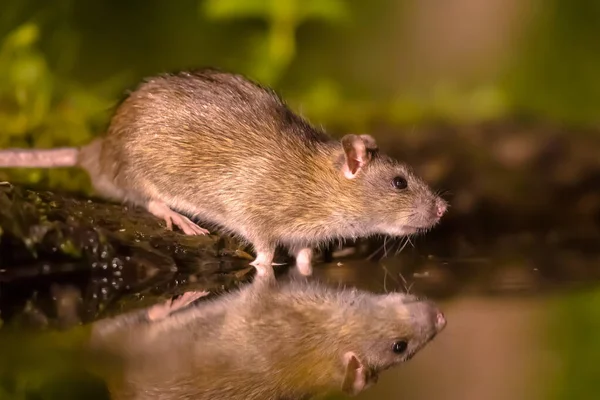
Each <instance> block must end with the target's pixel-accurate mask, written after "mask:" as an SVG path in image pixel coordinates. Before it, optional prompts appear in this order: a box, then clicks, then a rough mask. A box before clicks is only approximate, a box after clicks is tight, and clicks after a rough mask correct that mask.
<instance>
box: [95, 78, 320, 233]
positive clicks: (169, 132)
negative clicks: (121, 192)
mask: <svg viewBox="0 0 600 400" xmlns="http://www.w3.org/2000/svg"><path fill="white" fill-rule="evenodd" d="M328 139H329V138H328V137H327V136H326V135H325V134H324V133H322V132H321V131H319V130H316V129H314V128H313V127H311V126H310V125H309V124H308V123H307V122H305V121H304V120H303V119H302V118H301V117H299V116H297V115H296V114H295V113H293V112H292V111H291V110H290V109H289V108H288V107H287V106H286V105H285V103H284V102H283V101H282V100H281V99H280V97H279V96H278V95H276V94H275V93H274V91H272V90H271V89H268V88H265V87H262V86H260V85H258V84H257V83H254V82H252V81H250V80H248V79H246V78H245V77H243V76H241V75H236V74H231V73H225V72H220V71H216V70H211V69H204V70H198V71H193V72H180V73H176V74H167V75H161V76H157V77H153V78H149V79H147V80H145V81H144V82H143V83H142V84H141V85H140V86H139V87H138V88H137V89H136V90H134V91H132V92H131V93H130V94H129V96H128V97H127V98H126V99H125V100H124V101H123V102H122V103H121V104H120V106H119V107H118V109H117V111H116V113H115V115H114V117H113V119H112V121H111V125H110V127H109V129H108V132H107V136H106V139H105V141H104V143H103V149H102V152H101V160H100V164H101V166H102V168H103V171H102V172H103V173H104V174H105V175H107V176H108V179H110V180H112V181H113V182H115V184H116V185H117V186H119V187H127V188H129V189H130V190H131V191H133V192H135V193H136V194H138V193H139V194H141V195H142V196H141V197H145V198H149V199H153V198H154V199H161V200H162V201H164V202H165V203H167V204H168V205H169V206H170V207H171V208H175V209H180V210H184V211H187V212H189V213H192V214H196V215H201V216H204V217H208V219H209V220H213V222H216V223H218V224H224V222H226V220H227V219H228V217H227V214H228V212H227V208H228V207H227V205H226V204H225V203H226V202H227V201H228V200H229V199H232V196H231V195H232V193H236V194H237V195H238V196H239V198H240V199H242V198H244V199H247V197H248V196H254V194H256V193H258V192H261V193H264V194H265V195H267V196H268V195H269V193H272V192H273V190H274V189H275V190H276V189H277V188H278V187H279V186H278V185H279V183H280V182H278V181H279V180H278V179H277V176H275V175H276V174H275V173H276V172H277V171H282V170H283V169H284V168H285V167H284V166H282V165H283V163H284V162H285V164H286V165H292V166H295V167H293V168H290V169H292V170H297V166H302V165H305V164H306V160H307V159H309V158H310V157H311V152H313V151H314V150H313V149H314V148H315V147H316V146H317V145H318V143H322V142H324V141H327V140H328ZM294 160H295V161H294ZM284 175H285V174H284ZM266 177H268V179H264V178H266ZM289 181H290V179H287V178H282V179H281V182H284V186H285V185H287V184H290V183H289ZM268 186H270V187H268ZM282 190H284V189H282ZM272 195H275V194H274V193H272ZM127 197H135V196H127ZM233 200H235V199H233ZM240 201H241V200H240ZM207 203H210V214H211V215H205V213H203V212H202V210H198V204H207ZM232 207H239V204H236V205H234V206H232ZM225 225H227V224H225Z"/></svg>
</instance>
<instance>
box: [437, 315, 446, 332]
mask: <svg viewBox="0 0 600 400" xmlns="http://www.w3.org/2000/svg"><path fill="white" fill-rule="evenodd" d="M445 327H446V317H444V314H443V313H442V312H441V311H438V313H437V315H436V317H435V329H436V330H437V331H438V332H440V331H441V330H442V329H444V328H445Z"/></svg>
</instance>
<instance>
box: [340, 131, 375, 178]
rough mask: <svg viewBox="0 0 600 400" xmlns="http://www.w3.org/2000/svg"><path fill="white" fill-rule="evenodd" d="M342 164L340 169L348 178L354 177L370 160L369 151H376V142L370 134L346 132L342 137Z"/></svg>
mask: <svg viewBox="0 0 600 400" xmlns="http://www.w3.org/2000/svg"><path fill="white" fill-rule="evenodd" d="M342 148H343V149H344V165H343V167H342V170H343V172H344V176H345V177H346V178H348V179H354V178H355V177H356V175H357V174H358V172H359V171H360V170H361V169H362V168H363V167H364V166H365V165H366V164H367V163H368V162H369V161H370V160H371V152H374V151H377V143H376V142H375V139H374V138H373V137H372V136H371V135H354V134H348V135H346V136H344V137H343V138H342Z"/></svg>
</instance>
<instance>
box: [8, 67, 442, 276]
mask: <svg viewBox="0 0 600 400" xmlns="http://www.w3.org/2000/svg"><path fill="white" fill-rule="evenodd" d="M75 165H77V166H80V167H82V168H84V169H85V170H86V171H87V172H88V173H89V175H90V177H91V181H92V183H93V185H94V187H95V189H96V191H97V192H98V193H99V194H100V195H103V196H105V197H106V198H111V199H114V200H119V201H127V202H130V203H134V204H137V205H140V206H143V207H146V209H147V210H148V211H149V212H151V213H152V214H154V215H155V216H157V217H159V218H162V219H164V220H165V221H166V223H167V227H168V228H169V229H171V228H172V225H173V224H175V225H177V226H178V227H179V228H181V229H182V230H183V231H184V232H185V233H186V234H192V235H193V234H205V233H207V232H208V231H206V230H205V229H203V228H201V227H199V226H198V225H196V224H195V223H193V222H192V221H191V220H190V219H189V218H188V217H187V216H190V217H197V218H199V219H200V220H203V221H206V222H207V223H211V224H214V225H216V226H220V227H221V228H222V229H223V230H225V231H227V232H230V233H234V234H236V235H237V236H239V237H241V238H243V239H245V240H247V241H248V242H250V243H251V244H252V245H253V246H254V249H255V251H256V253H257V256H256V259H255V260H254V261H253V263H252V264H253V265H254V266H256V267H257V268H258V270H259V272H261V271H264V270H265V268H270V266H271V265H272V260H273V257H274V253H275V249H276V247H277V245H283V246H285V247H286V248H287V249H288V250H289V251H290V253H291V254H292V255H293V256H295V258H296V264H297V267H298V269H299V271H300V272H301V273H303V274H304V275H310V274H311V272H312V267H311V259H312V248H313V247H315V246H319V245H321V244H323V243H324V242H326V241H329V240H333V239H354V238H358V237H365V236H370V235H375V234H387V235H392V236H404V235H410V234H415V233H418V232H424V231H426V230H428V229H430V228H432V227H433V226H434V225H435V224H437V223H438V222H439V220H440V218H441V217H442V215H443V214H444V213H445V211H446V209H447V203H446V202H445V201H444V200H442V199H441V198H440V197H439V196H437V195H436V194H435V193H433V191H432V190H431V189H430V188H429V187H428V185H427V184H426V183H425V182H424V181H422V180H421V179H420V178H419V177H417V176H416V175H415V174H414V173H413V171H412V170H411V168H410V167H409V166H408V165H406V164H403V163H401V162H399V161H396V160H394V159H392V158H390V157H388V156H386V155H384V154H382V153H380V152H379V151H378V148H377V144H376V142H375V140H374V139H373V138H372V137H371V136H369V135H355V134H348V135H346V136H344V137H343V138H342V139H341V140H340V141H338V140H334V139H332V138H331V137H329V136H327V135H326V134H325V132H323V131H322V130H320V129H318V128H316V127H313V126H312V125H310V124H309V123H308V122H307V121H306V120H304V119H303V118H302V117H300V116H298V115H297V114H295V113H294V112H292V111H291V110H290V109H289V108H288V106H287V105H286V104H285V103H284V101H283V100H282V99H281V98H280V97H279V96H278V95H277V94H276V93H275V92H274V91H273V90H271V89H269V88H265V87H262V86H260V85H259V84H257V83H255V82H252V81H251V80H249V79H247V78H245V77H243V76H241V75H237V74H231V73H226V72H220V71H217V70H213V69H201V70H196V71H191V72H180V73H175V74H165V75H160V76H156V77H152V78H148V79H146V80H145V81H143V82H142V83H141V84H140V85H139V86H138V87H137V88H136V89H135V90H133V91H132V92H131V93H130V94H129V95H128V96H127V97H126V98H125V99H124V100H123V102H122V103H121V104H120V105H119V106H118V107H117V109H116V112H115V114H114V116H113V118H112V120H111V122H110V125H109V128H108V131H107V134H106V136H105V138H103V139H97V140H95V141H93V142H92V143H90V144H88V145H87V146H84V147H82V148H81V149H80V151H79V150H77V149H68V148H66V149H54V150H33V151H31V150H7V151H3V152H0V166H5V167H7V166H13V167H52V166H75ZM184 214H185V215H187V216H184Z"/></svg>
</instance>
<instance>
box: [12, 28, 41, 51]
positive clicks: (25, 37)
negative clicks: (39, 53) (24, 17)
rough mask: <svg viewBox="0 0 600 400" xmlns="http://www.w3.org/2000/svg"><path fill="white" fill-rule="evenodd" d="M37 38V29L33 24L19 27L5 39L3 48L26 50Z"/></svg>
mask: <svg viewBox="0 0 600 400" xmlns="http://www.w3.org/2000/svg"><path fill="white" fill-rule="evenodd" d="M38 37H39V28H38V26H37V25H35V24H33V23H27V24H23V25H21V26H19V27H18V28H17V29H15V30H14V31H12V32H11V33H10V34H9V35H8V37H7V38H6V39H5V42H4V46H6V47H8V48H11V49H19V48H26V47H29V46H31V45H33V44H34V43H35V42H36V41H37V40H38Z"/></svg>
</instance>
